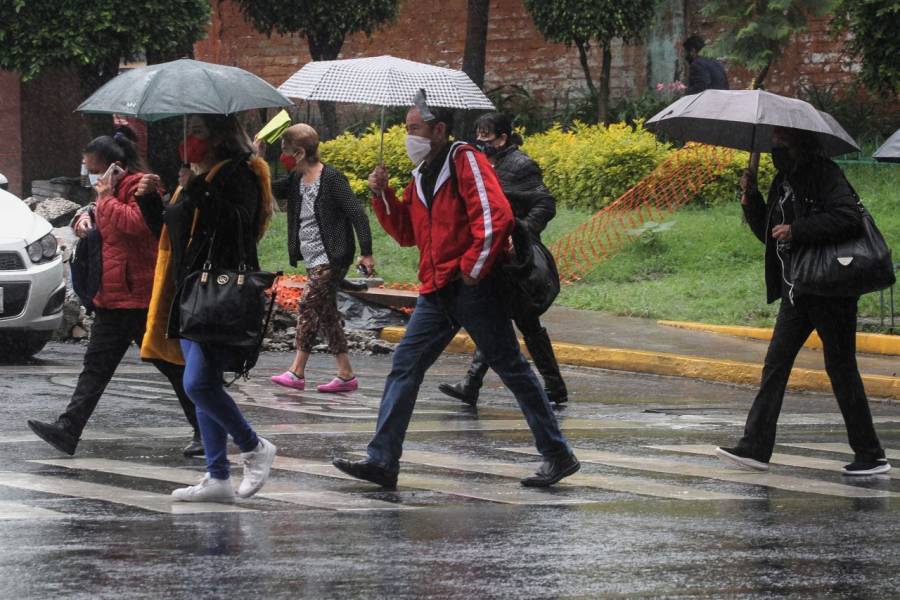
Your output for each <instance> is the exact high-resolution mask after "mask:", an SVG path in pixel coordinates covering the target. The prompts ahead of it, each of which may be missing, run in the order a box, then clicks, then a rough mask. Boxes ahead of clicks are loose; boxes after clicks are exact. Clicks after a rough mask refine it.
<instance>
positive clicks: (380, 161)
mask: <svg viewBox="0 0 900 600" xmlns="http://www.w3.org/2000/svg"><path fill="white" fill-rule="evenodd" d="M384 109H385V107H384V105H382V107H381V141H380V142H379V146H378V164H379V166H382V167H383V166H384ZM381 201H382V202H384V210H385V211H386V212H387V214H389V215H390V214H391V205H390V204H388V201H387V198H386V197H385V195H384V188H381Z"/></svg>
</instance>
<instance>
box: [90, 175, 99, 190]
mask: <svg viewBox="0 0 900 600" xmlns="http://www.w3.org/2000/svg"><path fill="white" fill-rule="evenodd" d="M88 180H89V181H90V182H91V187H96V186H97V182H98V181H100V175H98V174H97V173H88Z"/></svg>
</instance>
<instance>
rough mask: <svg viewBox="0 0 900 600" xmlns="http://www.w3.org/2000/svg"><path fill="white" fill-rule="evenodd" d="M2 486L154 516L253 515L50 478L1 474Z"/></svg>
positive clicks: (230, 508)
mask: <svg viewBox="0 0 900 600" xmlns="http://www.w3.org/2000/svg"><path fill="white" fill-rule="evenodd" d="M0 485H3V486H6V487H11V488H17V489H22V490H30V491H33V492H44V493H47V494H58V495H60V496H73V497H76V498H84V499H89V500H102V501H103V502H111V503H113V504H122V505H124V506H134V507H136V508H142V509H144V510H149V511H151V512H159V513H166V514H177V515H190V514H202V513H223V512H253V511H252V510H251V509H248V508H242V507H240V506H233V505H230V504H214V503H212V502H173V501H172V497H171V496H169V495H168V494H156V493H154V492H143V491H136V490H130V489H127V488H121V487H115V486H111V485H103V484H99V483H90V482H87V481H78V480H74V479H65V478H62V477H52V476H47V475H32V474H28V473H12V472H4V473H0Z"/></svg>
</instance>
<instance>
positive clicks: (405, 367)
mask: <svg viewBox="0 0 900 600" xmlns="http://www.w3.org/2000/svg"><path fill="white" fill-rule="evenodd" d="M460 327H465V328H466V331H467V332H468V333H469V335H471V336H472V339H474V340H475V343H476V344H477V345H478V347H479V348H480V349H481V351H482V352H483V353H484V356H485V358H486V360H487V362H488V364H489V365H490V367H491V368H492V369H493V370H494V371H495V372H496V373H497V374H498V375H499V376H500V379H501V380H502V381H503V383H504V385H506V387H508V388H509V389H510V391H512V393H513V395H514V396H515V397H516V400H517V401H518V403H519V407H520V408H521V409H522V412H523V413H524V414H525V420H526V421H527V422H528V426H529V427H530V428H531V433H532V435H533V436H534V439H535V442H536V445H537V449H538V451H539V452H540V453H541V454H542V455H543V456H544V457H545V458H561V457H565V456H568V455H569V454H571V450H570V449H569V446H568V444H567V443H566V440H565V438H564V437H563V435H562V432H561V431H560V430H559V424H558V423H557V422H556V415H554V414H553V410H552V409H551V408H550V403H549V401H548V400H547V394H546V393H545V392H544V389H543V387H542V386H541V384H540V383H539V382H538V380H537V377H535V375H534V373H533V372H532V371H531V367H529V366H528V361H526V360H525V357H524V356H522V353H521V352H520V351H519V343H518V341H517V340H516V335H515V332H513V328H512V323H511V322H510V320H509V316H508V315H507V314H506V312H505V309H504V306H503V303H502V302H501V301H500V300H499V299H498V298H497V297H495V294H494V284H493V282H492V280H491V279H487V280H483V281H481V282H479V283H478V284H477V285H475V286H471V287H470V286H467V285H463V284H462V283H461V282H459V281H457V282H455V283H453V284H451V285H449V286H447V287H445V288H443V289H441V290H439V291H437V292H435V293H431V294H424V295H421V296H419V300H418V302H417V303H416V309H415V311H414V312H413V314H412V318H410V321H409V324H408V325H407V327H406V335H404V336H403V339H402V340H401V341H400V344H399V345H398V346H397V348H396V350H395V351H394V357H393V361H392V364H391V372H390V374H389V375H388V377H387V380H386V381H385V384H384V393H383V395H382V396H381V406H380V408H379V411H378V423H377V425H376V428H375V437H374V438H373V439H372V441H371V442H370V443H369V447H368V455H369V459H371V460H372V461H373V462H375V463H377V464H379V465H381V466H382V467H384V468H386V469H388V470H389V471H393V472H396V471H398V470H399V461H400V455H401V454H402V452H403V439H404V437H405V436H406V430H407V428H408V427H409V421H410V418H411V417H412V412H413V407H414V406H415V404H416V396H417V395H418V392H419V386H420V385H421V384H422V379H423V378H424V377H425V372H426V371H427V370H428V368H429V367H430V366H431V365H432V364H434V361H436V360H437V359H438V357H439V356H440V355H441V353H442V352H443V351H444V348H446V347H447V344H449V343H450V340H451V339H452V338H453V336H454V335H456V332H457V331H459V329H460Z"/></svg>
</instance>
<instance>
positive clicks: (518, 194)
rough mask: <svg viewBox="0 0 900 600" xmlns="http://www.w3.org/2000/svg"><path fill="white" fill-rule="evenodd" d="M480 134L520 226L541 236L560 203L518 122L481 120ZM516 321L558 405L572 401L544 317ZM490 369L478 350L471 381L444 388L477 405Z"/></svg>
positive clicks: (498, 118)
mask: <svg viewBox="0 0 900 600" xmlns="http://www.w3.org/2000/svg"><path fill="white" fill-rule="evenodd" d="M475 131H476V133H477V136H478V141H479V142H480V144H481V146H482V149H483V150H484V152H485V154H487V156H488V159H489V160H490V161H491V164H492V165H494V170H495V171H496V173H497V178H498V179H499V180H500V184H501V185H502V186H503V192H504V193H505V194H506V197H507V198H508V199H509V203H510V205H511V206H512V209H513V213H514V214H515V217H516V227H523V228H525V229H527V230H528V231H529V233H530V234H531V235H533V236H535V237H538V238H540V234H541V232H542V231H543V230H544V229H545V228H546V227H547V223H548V222H549V221H550V219H552V218H553V217H554V216H555V215H556V201H555V200H554V199H553V195H552V194H551V193H550V190H548V189H547V187H546V186H545V185H544V179H543V177H542V175H541V168H540V167H539V166H538V164H537V163H536V162H534V160H533V159H532V158H531V157H530V156H528V155H527V154H525V153H524V152H522V151H521V150H519V144H521V143H522V140H521V138H520V137H519V135H518V134H517V133H515V132H513V130H512V122H511V121H510V119H509V117H507V116H506V115H503V114H500V113H490V114H487V115H483V116H482V117H480V118H479V119H478V120H477V121H476V122H475ZM513 322H514V323H515V324H516V327H518V329H519V331H521V332H522V336H523V337H524V338H525V346H526V347H527V348H528V352H529V354H531V358H532V360H533V361H534V366H535V367H537V370H538V372H539V373H540V374H541V377H543V378H544V388H545V390H546V392H547V397H548V398H549V399H550V401H551V402H555V403H556V404H563V403H564V402H567V401H568V399H569V395H568V391H567V389H566V383H565V381H563V378H562V374H561V373H560V372H559V363H557V361H556V355H555V354H554V352H553V345H552V344H551V342H550V336H549V335H548V334H547V330H546V329H545V328H544V326H543V325H541V321H540V319H539V315H524V316H517V317H516V318H515V319H514V320H513ZM487 370H488V365H487V363H485V362H484V358H483V357H482V355H481V353H480V352H479V351H478V350H477V349H476V350H475V354H474V356H473V357H472V363H471V364H470V365H469V371H468V373H467V374H466V377H465V379H463V380H462V381H461V382H459V383H456V384H449V383H442V384H440V385H439V386H438V389H440V390H441V391H442V392H443V393H445V394H447V395H448V396H452V397H454V398H457V399H459V400H462V401H463V402H465V403H466V404H469V405H471V406H475V404H476V403H477V402H478V391H479V390H480V389H481V384H482V381H483V380H484V376H485V374H486V373H487Z"/></svg>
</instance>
